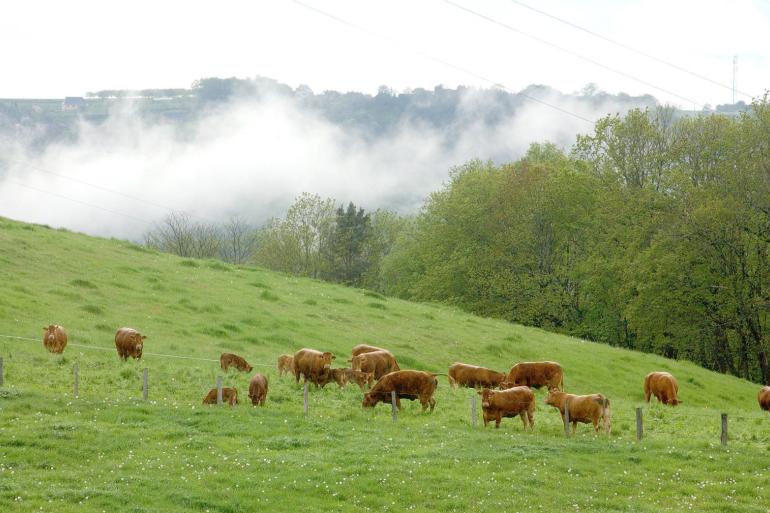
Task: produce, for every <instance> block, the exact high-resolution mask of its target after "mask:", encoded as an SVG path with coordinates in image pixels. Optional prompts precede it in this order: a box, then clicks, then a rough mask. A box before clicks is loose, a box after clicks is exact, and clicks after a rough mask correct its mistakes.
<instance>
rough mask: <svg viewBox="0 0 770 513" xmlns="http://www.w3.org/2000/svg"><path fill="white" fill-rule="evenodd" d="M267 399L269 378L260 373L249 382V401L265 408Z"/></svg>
mask: <svg viewBox="0 0 770 513" xmlns="http://www.w3.org/2000/svg"><path fill="white" fill-rule="evenodd" d="M223 395H224V392H223ZM265 398H267V378H266V377H265V376H264V375H262V374H259V373H257V374H254V376H253V377H252V378H251V381H249V399H251V404H252V405H254V406H256V405H260V406H264V405H265Z"/></svg>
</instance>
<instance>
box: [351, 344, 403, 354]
mask: <svg viewBox="0 0 770 513" xmlns="http://www.w3.org/2000/svg"><path fill="white" fill-rule="evenodd" d="M374 351H385V352H388V353H390V351H388V350H387V349H383V348H381V347H377V346H370V345H368V344H358V345H357V346H354V347H353V349H352V350H351V351H350V355H351V357H352V356H358V355H360V354H364V353H373V352H374ZM392 354H393V353H391V355H392Z"/></svg>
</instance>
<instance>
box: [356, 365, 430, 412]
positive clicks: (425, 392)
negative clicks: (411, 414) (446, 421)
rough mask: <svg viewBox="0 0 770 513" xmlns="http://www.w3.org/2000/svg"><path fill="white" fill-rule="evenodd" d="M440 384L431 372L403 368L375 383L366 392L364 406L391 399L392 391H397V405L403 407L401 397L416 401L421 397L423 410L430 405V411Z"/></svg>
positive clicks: (386, 401)
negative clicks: (434, 394)
mask: <svg viewBox="0 0 770 513" xmlns="http://www.w3.org/2000/svg"><path fill="white" fill-rule="evenodd" d="M437 386H438V380H437V379H436V375H435V374H432V373H430V372H423V371H415V370H403V371H395V372H391V373H390V374H386V375H385V376H383V377H382V378H380V379H379V381H377V383H375V384H374V387H372V389H371V390H370V391H369V392H367V393H366V394H364V400H363V403H362V406H363V407H364V408H372V407H374V406H376V405H377V403H378V402H380V401H382V402H384V403H388V402H390V401H391V394H390V393H391V392H392V391H395V392H396V406H397V407H398V409H399V410H400V409H401V399H409V400H410V401H414V400H416V399H419V401H420V404H421V405H422V411H425V410H426V409H427V408H428V407H429V406H430V411H433V408H434V407H435V406H436V400H435V399H433V393H434V392H435V391H436V387H437Z"/></svg>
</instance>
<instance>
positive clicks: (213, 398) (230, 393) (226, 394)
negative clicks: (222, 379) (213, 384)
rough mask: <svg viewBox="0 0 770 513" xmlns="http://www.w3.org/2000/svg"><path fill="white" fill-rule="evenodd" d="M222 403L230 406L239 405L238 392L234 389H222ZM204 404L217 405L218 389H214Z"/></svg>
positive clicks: (205, 398)
mask: <svg viewBox="0 0 770 513" xmlns="http://www.w3.org/2000/svg"><path fill="white" fill-rule="evenodd" d="M222 402H223V403H227V404H229V405H230V406H235V405H236V404H238V391H237V390H236V389H234V388H230V387H223V388H222ZM203 404H217V389H216V388H212V389H211V390H209V393H208V394H206V397H204V398H203Z"/></svg>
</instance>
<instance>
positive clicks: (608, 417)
mask: <svg viewBox="0 0 770 513" xmlns="http://www.w3.org/2000/svg"><path fill="white" fill-rule="evenodd" d="M602 421H603V422H604V432H605V433H607V434H608V435H609V434H610V431H612V410H611V409H610V400H609V399H607V398H606V397H603V398H602Z"/></svg>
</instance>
